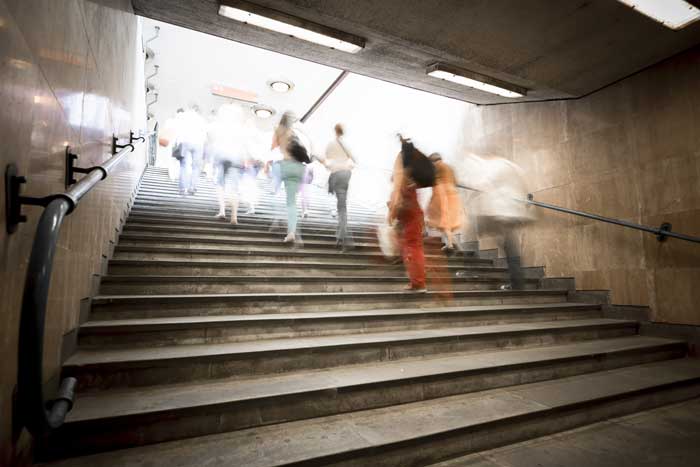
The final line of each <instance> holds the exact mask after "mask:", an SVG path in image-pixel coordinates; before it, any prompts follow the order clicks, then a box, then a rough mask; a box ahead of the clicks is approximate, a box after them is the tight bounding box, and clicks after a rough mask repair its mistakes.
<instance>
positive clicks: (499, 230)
mask: <svg viewBox="0 0 700 467" xmlns="http://www.w3.org/2000/svg"><path fill="white" fill-rule="evenodd" d="M468 157H469V158H471V162H472V165H473V166H474V167H476V168H477V170H476V171H475V172H476V173H475V174H474V178H473V179H472V180H469V185H470V186H471V187H473V188H475V189H476V190H477V191H478V194H477V196H476V197H475V198H474V201H473V203H472V209H473V210H474V213H475V216H476V219H477V230H478V232H479V236H482V235H492V236H494V237H496V238H497V240H498V241H499V243H500V245H501V246H502V248H503V251H504V253H505V256H506V264H507V266H508V274H509V276H510V287H511V288H513V289H523V288H524V287H525V279H524V277H523V272H522V268H521V264H520V242H519V239H518V234H517V230H518V228H519V227H520V226H521V225H522V224H524V223H526V222H529V221H532V220H534V216H533V214H532V212H531V211H530V210H529V209H528V205H527V204H526V203H525V202H523V201H520V200H525V199H527V185H526V183H525V178H524V174H523V171H522V169H521V168H520V167H519V166H518V165H516V164H514V163H513V162H511V161H509V160H507V159H504V158H501V157H479V156H474V155H471V156H468ZM474 161H475V162H474ZM502 288H507V287H502Z"/></svg>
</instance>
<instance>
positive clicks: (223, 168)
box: [216, 162, 227, 219]
mask: <svg viewBox="0 0 700 467" xmlns="http://www.w3.org/2000/svg"><path fill="white" fill-rule="evenodd" d="M216 165H217V168H216V194H217V195H218V198H219V213H218V214H217V215H216V217H217V218H219V219H226V172H227V165H226V163H225V162H219V163H217V164H216Z"/></svg>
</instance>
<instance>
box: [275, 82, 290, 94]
mask: <svg viewBox="0 0 700 467" xmlns="http://www.w3.org/2000/svg"><path fill="white" fill-rule="evenodd" d="M270 87H271V88H272V90H273V91H275V92H289V90H290V89H292V86H291V85H290V84H289V83H285V82H284V81H274V82H272V83H271V84H270Z"/></svg>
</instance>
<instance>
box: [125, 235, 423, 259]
mask: <svg viewBox="0 0 700 467" xmlns="http://www.w3.org/2000/svg"><path fill="white" fill-rule="evenodd" d="M283 238H284V234H277V235H276V236H270V237H269V238H264V237H259V236H256V235H235V234H234V235H232V234H229V235H209V234H201V233H193V234H186V233H166V232H137V231H129V232H124V233H123V234H121V235H120V237H119V244H120V245H122V244H123V245H131V244H135V243H136V242H156V243H160V244H166V245H172V246H178V245H182V244H195V245H202V246H205V245H214V244H220V245H232V246H233V245H244V246H245V247H246V249H248V250H253V249H257V248H260V249H261V250H262V249H264V248H266V247H274V248H280V246H283V247H287V248H290V247H292V246H293V245H286V244H285V243H283V242H282V239H283ZM303 247H304V250H307V251H309V252H313V251H316V250H321V251H324V250H329V249H330V250H337V249H338V247H337V245H336V242H335V240H331V239H326V240H310V239H306V238H304V239H303ZM353 251H356V252H358V253H364V252H368V253H380V249H379V245H378V244H377V243H376V242H373V243H363V242H355V245H354V248H353ZM436 253H437V251H435V252H433V254H436Z"/></svg>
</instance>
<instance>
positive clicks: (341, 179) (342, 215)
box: [333, 170, 353, 248]
mask: <svg viewBox="0 0 700 467" xmlns="http://www.w3.org/2000/svg"><path fill="white" fill-rule="evenodd" d="M351 175H352V172H350V171H349V170H344V171H342V172H338V173H337V174H336V177H335V179H334V182H335V183H334V187H333V190H334V191H335V196H336V198H337V205H336V206H337V210H338V231H337V234H336V238H337V240H338V241H339V242H341V243H342V244H343V248H347V247H352V245H353V239H352V235H350V233H349V231H348V187H349V186H350V177H351Z"/></svg>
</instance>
